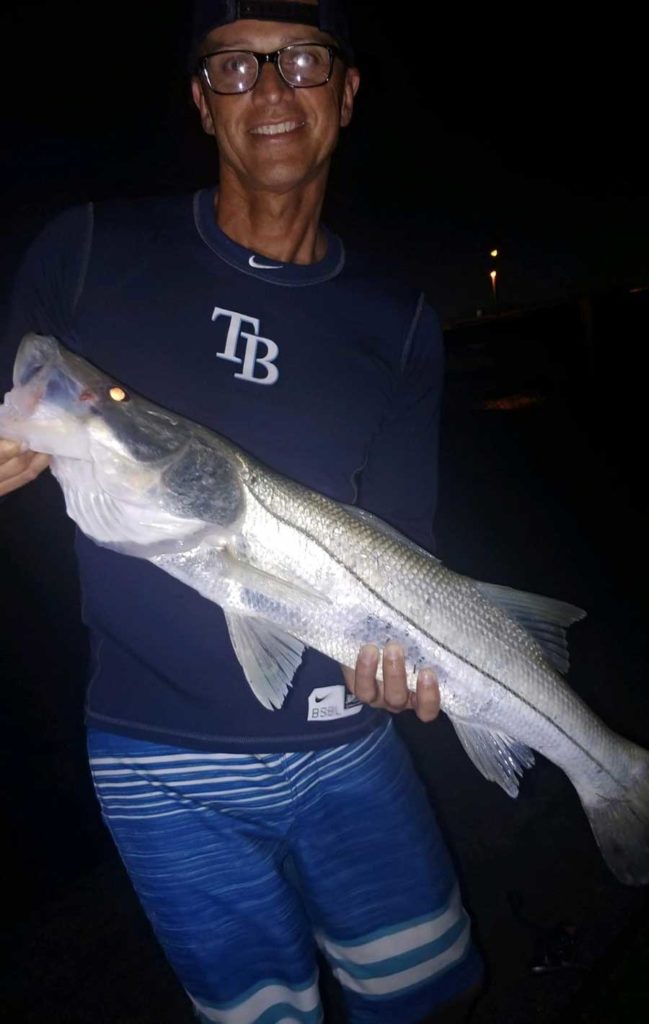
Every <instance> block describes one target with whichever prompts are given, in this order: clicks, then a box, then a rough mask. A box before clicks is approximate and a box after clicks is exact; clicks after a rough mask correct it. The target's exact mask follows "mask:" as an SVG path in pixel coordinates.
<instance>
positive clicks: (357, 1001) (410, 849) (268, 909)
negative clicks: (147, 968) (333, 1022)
mask: <svg viewBox="0 0 649 1024" xmlns="http://www.w3.org/2000/svg"><path fill="white" fill-rule="evenodd" d="M89 751H90V764H91V769H92V773H93V777H94V781H95V787H96V790H97V794H98V797H99V800H100V803H101V808H102V812H103V815H104V818H105V820H106V823H107V825H108V827H109V829H110V831H111V833H112V835H113V838H114V840H115V842H116V844H117V846H118V849H119V851H120V854H121V856H122V859H123V861H124V864H125V865H126V868H127V871H128V873H129V875H130V878H131V881H132V882H133V885H134V887H135V889H136V891H137V893H138V896H139V898H140V901H141V903H142V905H143V907H144V910H145V912H146V914H147V916H148V917H149V920H150V922H151V924H152V926H153V929H154V931H155V933H156V935H157V938H158V940H159V941H160V943H161V945H162V947H163V948H164V950H165V953H166V955H167V957H168V959H169V961H170V963H171V965H172V967H173V968H174V970H175V971H176V974H177V975H178V977H179V979H180V981H181V983H182V985H183V986H184V988H185V989H186V991H187V993H188V994H189V996H190V998H191V999H192V1001H193V1003H194V1006H195V1008H196V1012H197V1015H198V1017H199V1019H201V1020H202V1021H211V1022H219V1024H319V1022H320V1021H322V1007H321V1003H320V997H319V992H318V972H317V966H316V948H317V947H319V948H320V950H321V951H322V953H323V954H324V955H325V956H326V957H327V959H328V960H329V962H330V964H331V966H332V969H333V973H334V974H335V976H336V977H337V978H338V980H339V982H340V984H341V986H342V989H343V993H344V997H345V1000H346V1004H347V1012H348V1015H349V1020H350V1021H351V1022H353V1024H370V1022H372V1024H388V1022H389V1024H395V1022H399V1024H409V1022H415V1021H417V1020H420V1019H421V1018H422V1017H423V1016H424V1015H426V1014H427V1013H429V1012H430V1011H431V1010H433V1009H435V1007H436V1006H439V1005H441V1004H443V1003H445V1002H447V1001H449V1000H452V999H454V998H456V997H459V996H460V995H461V994H462V993H463V992H464V991H465V990H466V989H468V988H470V987H472V986H473V985H475V984H476V982H477V981H478V980H479V977H480V973H481V964H480V960H479V957H478V955H477V953H476V952H475V950H474V948H473V945H472V943H471V937H470V924H469V920H468V917H467V914H466V912H465V911H464V909H463V907H462V904H461V900H460V895H459V892H458V888H457V881H456V879H455V875H454V872H453V868H452V866H451V863H450V860H449V856H448V853H447V850H446V847H445V845H444V841H443V839H442V837H441V835H440V832H439V830H438V827H437V824H436V822H435V819H434V816H433V814H432V812H431V809H430V806H429V804H428V801H427V798H426V795H425V793H424V790H423V787H422V786H421V784H420V782H419V780H418V779H417V777H416V775H415V773H414V770H413V768H412V765H411V762H410V758H409V756H408V753H407V751H406V750H405V748H404V747H403V744H402V743H401V741H400V740H399V739H398V737H397V736H396V734H395V731H394V729H393V728H392V726H391V725H388V727H387V728H385V729H380V730H375V731H374V732H372V733H371V734H369V735H368V736H366V737H364V738H363V739H361V740H358V741H356V742H354V743H349V744H346V745H344V746H340V747H335V748H332V749H326V750H319V751H315V752H313V751H310V752H297V753H290V754H277V753H272V754H209V753H202V752H200V751H192V750H183V749H180V748H177V747H170V746H161V745H158V744H154V743H149V742H145V741H142V740H134V739H130V738H127V737H123V736H118V735H115V734H111V733H104V732H100V731H97V730H94V729H93V730H90V731H89Z"/></svg>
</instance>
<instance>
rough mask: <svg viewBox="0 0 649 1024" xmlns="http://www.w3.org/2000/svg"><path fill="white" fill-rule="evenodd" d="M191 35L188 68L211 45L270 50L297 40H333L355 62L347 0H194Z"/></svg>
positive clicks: (350, 60) (346, 57)
mask: <svg viewBox="0 0 649 1024" xmlns="http://www.w3.org/2000/svg"><path fill="white" fill-rule="evenodd" d="M192 36H193V38H192V44H191V54H190V66H191V67H192V68H193V66H194V65H193V62H194V61H195V60H196V58H197V57H198V56H199V55H200V54H201V53H205V52H206V51H209V49H211V48H214V46H215V45H216V46H217V47H219V46H229V47H233V48H239V47H240V48H242V49H254V48H256V49H259V50H263V51H264V52H269V51H270V50H274V49H278V48H279V47H280V46H282V45H286V43H289V42H297V41H301V40H305V41H307V40H311V41H314V42H322V43H335V44H336V45H338V46H339V47H340V48H341V49H342V52H343V54H344V56H345V59H346V60H347V62H348V63H351V62H353V52H352V48H351V43H350V40H349V29H348V25H347V18H346V15H345V0H195V2H194V17H193V33H192ZM255 39H256V40H257V42H255Z"/></svg>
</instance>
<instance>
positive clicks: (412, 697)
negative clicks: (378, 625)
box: [343, 643, 440, 722]
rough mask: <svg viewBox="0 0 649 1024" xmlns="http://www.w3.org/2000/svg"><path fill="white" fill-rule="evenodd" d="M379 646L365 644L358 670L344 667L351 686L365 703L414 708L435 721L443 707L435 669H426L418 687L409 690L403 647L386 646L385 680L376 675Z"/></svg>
mask: <svg viewBox="0 0 649 1024" xmlns="http://www.w3.org/2000/svg"><path fill="white" fill-rule="evenodd" d="M378 667H379V649H378V647H376V646H375V645H374V644H366V645H365V647H361V649H360V652H359V654H358V658H357V659H356V669H355V670H354V669H351V668H346V667H345V666H343V675H344V677H345V683H346V684H347V689H348V690H350V691H351V692H352V693H353V694H354V695H355V696H356V697H358V699H359V700H360V701H362V703H363V704H370V705H371V706H372V707H373V708H385V709H386V710H387V711H392V712H394V713H398V712H400V711H405V710H406V709H407V708H410V709H412V710H413V711H414V712H415V714H416V715H417V717H418V718H420V719H421V721H422V722H432V720H433V719H434V718H437V716H438V714H439V710H440V702H439V687H438V685H437V680H436V679H435V674H434V672H433V670H432V669H431V668H422V669H421V671H420V672H419V675H418V676H417V690H416V692H413V691H412V690H409V689H408V684H407V676H406V662H405V657H404V653H403V648H402V647H401V646H400V645H399V644H395V643H389V644H386V645H385V647H384V648H383V680H382V681H381V680H379V679H377V678H376V673H377V671H378Z"/></svg>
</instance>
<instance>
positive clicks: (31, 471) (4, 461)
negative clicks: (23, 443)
mask: <svg viewBox="0 0 649 1024" xmlns="http://www.w3.org/2000/svg"><path fill="white" fill-rule="evenodd" d="M49 463H50V458H49V455H41V454H40V453H39V452H21V450H20V445H19V444H18V442H17V441H7V440H5V439H4V438H2V437H0V498H1V497H2V495H3V494H9V492H10V491H16V490H18V488H19V487H22V486H23V485H24V484H28V483H29V482H30V481H31V480H35V479H36V477H37V476H38V475H39V473H42V472H43V470H44V469H47V467H48V466H49Z"/></svg>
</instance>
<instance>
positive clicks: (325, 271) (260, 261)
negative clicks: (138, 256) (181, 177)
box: [194, 188, 345, 287]
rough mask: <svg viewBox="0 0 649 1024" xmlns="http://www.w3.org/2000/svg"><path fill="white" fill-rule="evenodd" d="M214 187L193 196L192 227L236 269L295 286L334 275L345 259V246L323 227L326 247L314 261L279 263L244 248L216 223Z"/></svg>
mask: <svg viewBox="0 0 649 1024" xmlns="http://www.w3.org/2000/svg"><path fill="white" fill-rule="evenodd" d="M215 196H216V188H204V189H201V190H200V191H199V192H197V193H196V195H195V196H194V220H195V223H196V229H197V231H198V233H199V235H200V236H201V238H202V240H203V242H204V243H205V245H207V246H208V247H209V248H210V249H211V250H212V252H214V253H216V255H217V256H219V257H220V258H221V259H222V260H224V261H225V262H226V263H229V264H230V266H232V267H234V268H235V269H236V270H240V271H242V272H243V273H244V274H249V275H250V276H251V277H258V278H260V279H261V280H262V281H266V282H268V283H269V284H278V285H288V286H289V287H295V286H299V285H307V284H319V283H320V282H321V281H327V280H328V279H329V278H331V277H335V276H336V275H337V274H339V273H340V271H341V270H342V268H343V266H344V263H345V249H344V246H343V243H342V241H341V240H340V238H338V236H337V235H334V234H333V232H331V231H329V230H328V228H326V227H324V225H323V226H322V227H323V231H324V233H325V238H326V240H327V251H326V253H325V255H324V257H323V258H322V259H321V260H319V261H318V262H317V263H308V264H303V263H283V262H282V261H281V260H274V259H270V258H269V257H268V256H262V255H260V254H259V253H256V252H254V250H252V249H246V248H245V247H244V246H243V245H239V243H238V242H235V241H234V240H233V239H232V238H229V237H228V235H226V234H225V232H223V231H222V230H221V228H220V227H219V226H218V224H217V223H216V218H215V216H214V199H215Z"/></svg>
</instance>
